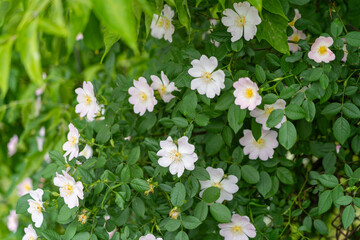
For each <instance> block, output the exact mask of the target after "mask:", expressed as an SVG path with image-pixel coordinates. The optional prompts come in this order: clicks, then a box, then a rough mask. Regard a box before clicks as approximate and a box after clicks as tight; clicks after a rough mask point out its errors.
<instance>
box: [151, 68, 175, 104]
mask: <svg viewBox="0 0 360 240" xmlns="http://www.w3.org/2000/svg"><path fill="white" fill-rule="evenodd" d="M150 78H151V80H152V81H153V83H152V84H151V88H152V89H154V90H157V91H158V92H159V94H160V96H161V98H162V100H163V101H164V102H166V103H167V102H170V100H171V99H173V98H174V97H175V96H174V95H172V94H171V92H173V91H179V89H178V88H177V87H176V86H175V83H173V82H170V81H169V78H168V77H167V76H166V75H165V74H164V72H163V71H161V79H160V78H159V77H158V76H155V75H151V76H150Z"/></svg>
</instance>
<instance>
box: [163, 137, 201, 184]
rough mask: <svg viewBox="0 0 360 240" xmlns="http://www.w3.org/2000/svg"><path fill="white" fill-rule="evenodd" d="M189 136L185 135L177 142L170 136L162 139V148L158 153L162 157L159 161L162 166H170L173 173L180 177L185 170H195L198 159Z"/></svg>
mask: <svg viewBox="0 0 360 240" xmlns="http://www.w3.org/2000/svg"><path fill="white" fill-rule="evenodd" d="M188 141H189V139H188V137H186V136H183V137H181V138H179V139H178V140H177V144H175V142H174V141H173V140H172V138H171V137H168V138H167V139H166V140H165V141H160V147H161V150H159V151H158V152H157V155H158V156H160V157H161V158H160V159H159V160H158V163H159V165H160V166H162V167H169V166H170V167H169V171H170V173H171V174H172V175H175V174H177V176H178V177H181V175H182V174H183V173H184V170H185V169H187V170H189V171H192V170H194V168H195V165H194V163H195V162H196V161H197V160H198V156H197V155H196V153H195V152H194V151H195V147H194V145H192V144H190V143H189V142H188Z"/></svg>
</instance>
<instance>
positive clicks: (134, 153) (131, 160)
mask: <svg viewBox="0 0 360 240" xmlns="http://www.w3.org/2000/svg"><path fill="white" fill-rule="evenodd" d="M139 158H140V146H136V147H134V148H133V149H131V151H130V153H129V156H128V157H127V163H128V164H130V165H133V164H135V163H136V162H137V161H138V160H139Z"/></svg>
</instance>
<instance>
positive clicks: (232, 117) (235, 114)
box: [227, 104, 246, 133]
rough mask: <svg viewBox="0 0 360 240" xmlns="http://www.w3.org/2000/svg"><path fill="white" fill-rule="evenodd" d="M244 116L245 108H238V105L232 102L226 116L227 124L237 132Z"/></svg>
mask: <svg viewBox="0 0 360 240" xmlns="http://www.w3.org/2000/svg"><path fill="white" fill-rule="evenodd" d="M245 116H246V109H240V107H239V106H237V105H235V104H232V105H231V106H230V108H229V111H228V114H227V118H228V121H229V125H230V127H231V128H232V130H234V132H235V133H237V132H238V131H239V130H240V128H241V127H242V125H243V122H244V119H245Z"/></svg>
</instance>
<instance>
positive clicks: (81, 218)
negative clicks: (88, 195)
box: [78, 214, 87, 224]
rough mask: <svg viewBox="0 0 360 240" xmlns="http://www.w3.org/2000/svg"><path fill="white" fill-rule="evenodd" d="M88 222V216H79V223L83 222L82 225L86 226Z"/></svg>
mask: <svg viewBox="0 0 360 240" xmlns="http://www.w3.org/2000/svg"><path fill="white" fill-rule="evenodd" d="M86 220H87V216H86V215H85V214H81V215H79V216H78V221H79V222H81V224H85V223H86Z"/></svg>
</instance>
